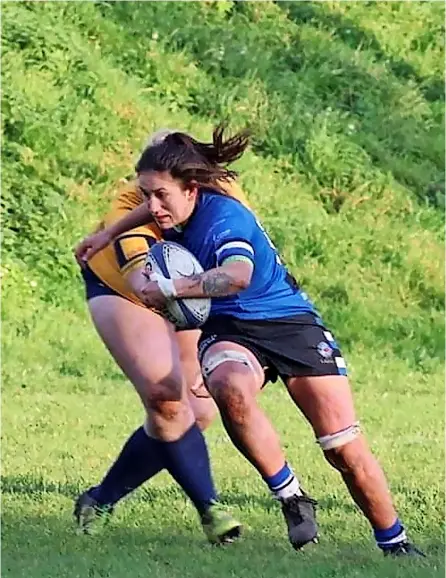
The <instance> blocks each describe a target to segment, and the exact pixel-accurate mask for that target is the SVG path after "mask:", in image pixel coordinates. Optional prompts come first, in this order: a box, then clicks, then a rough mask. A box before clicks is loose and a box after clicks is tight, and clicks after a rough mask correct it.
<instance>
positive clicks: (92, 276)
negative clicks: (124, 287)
mask: <svg viewBox="0 0 446 578" xmlns="http://www.w3.org/2000/svg"><path fill="white" fill-rule="evenodd" d="M81 274H82V278H83V280H84V283H85V296H86V298H87V301H89V300H90V299H93V297H98V295H116V296H117V297H122V295H120V294H119V293H117V292H116V291H114V290H113V289H111V288H110V287H109V286H108V285H106V284H105V283H103V282H102V281H101V279H99V277H98V276H97V275H96V273H94V272H93V271H92V270H91V269H90V267H88V266H87V267H86V268H85V269H82V270H81ZM122 299H125V297H122Z"/></svg>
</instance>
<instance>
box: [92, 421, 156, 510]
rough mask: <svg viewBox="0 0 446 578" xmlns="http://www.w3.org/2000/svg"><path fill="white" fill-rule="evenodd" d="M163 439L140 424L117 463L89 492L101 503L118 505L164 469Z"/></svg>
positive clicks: (125, 445)
mask: <svg viewBox="0 0 446 578" xmlns="http://www.w3.org/2000/svg"><path fill="white" fill-rule="evenodd" d="M163 453H164V448H163V445H162V443H161V442H159V441H158V440H156V439H154V438H151V437H149V436H148V435H147V434H146V432H145V431H144V428H143V427H142V426H141V427H140V428H138V429H137V430H136V431H135V432H133V434H132V435H131V436H130V437H129V439H128V440H127V442H126V443H125V444H124V447H123V448H122V450H121V453H120V454H119V456H118V458H117V459H116V461H115V463H114V464H113V465H112V467H111V468H110V470H109V471H108V472H107V474H106V476H105V477H104V479H103V480H102V482H101V483H100V484H99V486H96V487H95V488H93V489H92V490H90V495H91V496H92V497H93V498H94V499H95V500H97V501H98V502H99V503H100V504H101V505H105V504H111V505H113V504H116V502H118V501H119V500H120V499H121V498H123V497H124V496H126V495H127V494H129V493H130V492H132V491H133V490H136V488H138V487H139V486H141V485H142V484H143V483H144V482H146V481H147V480H149V479H150V478H152V477H153V476H155V475H156V474H157V473H158V472H160V471H161V470H163V469H164V468H165V464H164V457H163Z"/></svg>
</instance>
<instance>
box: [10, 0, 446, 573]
mask: <svg viewBox="0 0 446 578" xmlns="http://www.w3.org/2000/svg"><path fill="white" fill-rule="evenodd" d="M443 16H444V6H443V5H441V4H440V3H427V2H411V3H410V4H408V3H396V2H377V3H362V2H352V3H348V2H323V3H311V2H279V3H273V2H262V3H255V2H248V3H244V2H243V3H242V2H217V3H212V2H192V3H189V2H187V3H186V2H174V3H171V2H168V3H166V2H140V3H128V2H123V3H120V2H118V3H109V2H100V3H89V2H87V3H25V2H21V3H12V2H11V3H3V4H2V88H3V104H2V106H3V109H2V110H3V115H2V135H3V141H2V147H3V150H2V185H3V186H2V189H3V190H2V193H3V194H2V207H3V244H2V257H3V258H2V286H3V300H2V320H3V324H2V341H3V364H2V376H3V416H2V417H3V451H2V460H3V472H2V483H3V527H2V538H3V544H2V545H3V557H2V570H3V573H4V575H5V576H8V577H11V578H19V577H20V576H22V575H23V576H25V575H26V576H29V575H31V576H33V578H34V577H35V578H43V577H45V578H47V577H52V576H57V577H65V576H66V577H68V578H72V577H73V578H74V577H75V576H82V577H84V576H90V577H93V578H96V577H108V578H111V577H116V578H118V577H122V576H131V577H138V576H147V575H150V576H160V577H166V578H167V577H171V576H174V577H175V576H194V577H200V576H203V578H204V577H206V578H208V577H209V576H215V577H217V578H218V577H220V576H221V577H223V576H237V577H244V576H247V577H248V576H249V577H250V576H255V577H256V578H257V577H260V576H261V577H262V578H263V577H265V578H272V577H273V576H276V575H283V576H295V575H296V573H299V572H300V573H301V574H302V575H303V576H308V578H322V577H324V578H325V577H332V576H333V577H335V576H336V577H338V576H339V577H350V576H352V577H353V576H358V577H359V576H360V577H361V578H362V577H364V578H371V577H374V576H389V577H393V576H395V577H396V576H401V577H402V576H404V577H406V576H409V577H411V576H414V577H415V576H416V577H424V576H426V577H428V576H429V577H431V576H440V575H444V563H443V561H444V533H443V526H444V492H443V488H444V467H443V466H444V447H443V431H444V413H443V408H444V391H443V384H444V269H443V265H442V263H443V261H444V251H443V236H444V235H443V221H444V218H443V217H444V215H443V207H444V133H443V124H444V118H443V117H444V113H443V111H444V91H443V86H444V72H443V62H444V50H443V43H442V33H443V32H442V27H443ZM224 117H229V118H230V120H231V125H232V126H234V127H241V126H244V125H245V124H247V123H248V124H250V125H251V126H252V128H253V131H254V143H253V148H252V151H250V152H249V154H247V155H246V156H245V157H244V158H243V159H242V160H241V161H239V163H238V168H239V169H240V172H241V182H242V184H243V186H244V188H245V189H246V190H247V192H248V194H249V197H250V199H251V201H252V203H253V205H254V206H255V208H256V210H257V212H258V213H259V215H260V216H261V217H262V220H263V222H264V223H265V225H266V226H267V229H268V231H269V232H270V233H271V236H272V237H273V239H274V241H275V242H276V244H277V245H278V246H279V248H280V250H281V252H282V254H283V255H284V257H285V259H286V261H287V263H288V265H289V267H290V269H291V270H292V271H293V273H295V275H296V276H297V277H298V278H299V279H300V280H301V281H302V282H303V284H304V286H305V288H306V289H307V290H308V291H309V293H310V294H311V296H312V297H313V298H314V300H315V301H316V303H317V304H318V306H319V308H320V309H321V311H322V313H323V315H324V317H325V319H326V321H327V323H328V324H329V325H330V326H331V327H332V329H333V331H334V332H335V333H336V335H337V336H338V338H339V341H340V342H341V345H342V348H343V350H344V353H345V354H346V357H347V360H348V362H349V367H350V375H351V379H352V384H353V388H354V391H355V395H356V401H357V408H358V414H359V415H360V417H361V421H362V423H363V425H364V428H365V431H366V433H367V435H368V438H369V440H370V442H371V445H372V447H373V449H374V451H375V452H376V454H377V456H378V457H379V458H380V460H381V462H382V464H383V466H384V468H385V470H386V472H387V474H388V476H389V479H390V483H391V487H392V490H393V493H394V495H395V500H396V503H397V506H398V510H399V512H400V513H401V516H402V518H403V519H404V521H405V523H406V525H407V528H408V530H409V533H410V535H411V536H412V537H413V538H414V540H415V542H416V543H417V544H419V545H420V546H421V547H422V548H424V549H425V550H426V551H427V552H428V554H429V558H428V559H427V560H426V561H417V562H416V563H413V564H411V563H410V562H407V561H401V562H400V561H398V562H394V561H388V560H383V558H382V557H381V556H380V554H379V552H377V551H376V549H375V548H374V546H373V540H372V538H371V534H370V530H369V528H368V526H367V524H366V522H365V521H364V519H363V518H362V517H361V516H360V515H359V513H358V512H357V510H356V509H355V508H354V507H353V506H352V503H351V500H350V499H349V497H348V496H347V494H346V491H345V489H344V487H343V485H342V484H341V482H340V479H339V477H338V476H337V474H336V473H335V472H334V471H333V470H331V469H330V468H329V467H328V466H327V464H326V463H325V462H324V460H323V458H322V456H321V454H320V451H319V450H318V449H317V447H316V444H315V443H314V439H313V437H312V434H311V432H310V429H309V427H308V425H307V424H306V423H305V422H304V420H303V418H302V417H301V416H300V415H299V414H298V413H297V411H296V410H295V409H294V408H293V406H292V405H291V403H290V401H289V399H288V396H287V394H286V392H285V391H284V389H283V387H282V386H281V385H279V384H276V385H273V386H269V387H268V388H267V390H266V391H265V393H264V394H263V396H262V404H263V405H264V406H265V408H266V409H267V411H268V413H269V414H270V416H271V418H272V420H273V421H274V423H275V424H276V425H277V427H278V429H279V431H280V434H281V437H282V440H283V443H284V445H285V447H286V452H287V456H288V457H289V459H290V461H291V463H292V464H293V465H294V467H295V469H296V470H297V471H298V472H299V473H300V474H301V477H302V480H303V483H304V485H305V486H306V487H307V488H308V489H309V490H310V491H311V493H312V494H314V495H315V496H316V497H317V498H318V499H319V501H320V511H319V518H320V525H321V543H320V544H319V546H318V547H314V548H309V549H308V550H307V551H305V552H302V553H300V554H296V553H294V552H293V551H292V550H291V549H290V548H289V547H288V544H287V541H286V537H285V531H284V525H283V522H282V519H281V515H280V512H279V510H278V507H277V505H276V504H274V503H273V502H272V500H271V499H270V498H269V496H268V495H267V492H266V490H265V488H264V486H263V484H262V482H261V481H260V480H259V478H258V476H257V475H256V474H255V472H254V470H253V469H252V468H251V467H249V466H248V465H247V463H245V462H244V461H243V460H242V458H241V457H240V456H239V455H238V454H237V453H236V451H235V449H233V448H232V446H231V445H230V443H229V442H228V439H227V437H226V436H225V434H224V432H223V429H222V427H221V425H220V424H215V425H214V426H213V427H212V429H211V430H210V431H209V433H208V436H207V437H208V440H209V444H210V449H211V453H212V458H213V464H214V469H215V477H216V481H217V484H218V486H219V488H220V490H221V492H222V496H223V498H224V499H225V501H226V502H227V503H228V504H229V505H230V506H231V508H233V510H234V512H235V513H236V514H237V515H238V516H240V518H241V519H242V520H243V522H245V523H246V525H247V531H246V536H245V539H244V540H243V541H242V542H240V543H239V544H236V545H234V546H232V547H230V548H227V549H212V548H210V547H208V546H207V545H206V543H205V541H204V537H203V535H202V533H201V529H200V527H199V524H198V521H197V519H196V515H195V513H194V511H193V509H192V507H191V506H190V505H189V504H188V503H187V502H186V500H185V499H184V498H183V497H182V495H181V493H180V492H179V491H178V489H177V488H176V486H175V485H174V484H172V482H171V481H170V479H169V478H168V477H167V475H165V474H163V475H161V476H160V477H159V478H157V479H156V480H154V481H153V482H151V483H150V484H149V485H147V487H146V488H144V489H143V490H140V491H138V492H137V493H136V494H135V495H134V496H132V497H131V498H130V499H128V500H127V501H126V502H125V503H123V504H122V505H121V507H120V508H119V509H118V511H117V515H116V517H115V520H114V522H113V524H112V526H111V527H110V528H109V530H108V531H107V532H106V533H105V535H104V536H103V537H101V538H99V539H95V540H89V539H87V538H85V537H80V536H77V535H76V534H75V532H74V528H73V521H72V519H71V510H72V504H73V499H74V497H75V496H76V494H77V492H79V491H80V490H82V489H83V488H85V486H86V485H88V484H90V483H94V482H96V481H97V480H98V479H99V478H100V476H101V474H102V473H103V472H104V471H105V469H106V468H107V467H108V465H109V464H110V461H111V460H112V459H113V458H114V456H115V455H116V452H117V451H118V450H119V448H120V446H121V444H122V442H123V441H124V439H125V438H126V436H127V435H128V434H129V433H130V432H131V431H132V430H133V429H134V428H135V427H136V426H138V425H139V423H140V422H141V419H142V412H141V410H140V408H139V405H138V402H137V399H136V396H135V395H134V393H133V392H132V390H131V387H130V386H129V385H128V384H127V383H126V382H125V380H124V379H123V377H122V375H121V373H120V371H119V370H118V369H117V368H116V367H115V366H114V365H113V364H112V362H111V360H110V359H109V357H108V355H107V353H106V351H105V349H104V348H103V346H102V345H101V344H100V342H99V339H98V338H97V336H96V334H95V333H94V330H93V328H92V326H91V324H90V321H89V319H88V317H87V313H86V308H85V305H84V303H83V298H82V286H81V283H80V278H79V276H78V273H77V270H76V265H75V263H74V261H73V258H72V255H71V246H72V245H73V244H74V243H75V242H76V240H78V239H79V238H80V237H82V235H84V234H85V233H86V232H87V231H89V230H90V229H91V228H92V227H93V226H94V224H95V222H96V220H97V219H98V218H99V217H100V215H101V213H102V212H103V211H104V209H105V208H106V207H107V205H108V202H109V200H110V196H111V193H110V191H111V189H112V187H113V186H114V184H115V183H116V181H117V180H118V179H119V178H121V177H123V176H126V175H128V174H130V173H131V172H132V165H133V163H134V161H135V160H136V158H137V156H138V151H139V148H140V146H141V144H142V143H143V142H144V140H145V137H146V134H147V132H148V131H150V130H153V129H155V128H159V127H160V126H174V127H175V126H178V127H181V128H184V129H186V130H190V131H192V132H193V133H194V134H196V135H198V136H202V137H206V138H207V137H208V136H209V134H210V129H211V126H212V124H214V123H217V122H218V121H219V120H221V118H224ZM123 408H124V409H123Z"/></svg>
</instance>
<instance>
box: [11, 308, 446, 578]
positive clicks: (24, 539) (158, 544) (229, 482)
mask: <svg viewBox="0 0 446 578" xmlns="http://www.w3.org/2000/svg"><path fill="white" fill-rule="evenodd" d="M34 320H35V321H34V322H33V324H31V329H29V327H28V326H26V325H23V327H25V328H27V329H26V330H24V331H20V329H18V328H17V327H19V326H16V327H15V328H14V327H13V325H11V324H10V323H9V322H6V323H4V325H3V337H4V339H3V342H4V347H3V377H4V380H3V382H4V386H3V456H2V457H3V471H2V475H3V525H2V531H3V543H2V546H3V557H2V571H3V576H5V577H10V578H20V577H27V578H28V577H30V576H32V577H33V578H44V577H45V578H49V577H58V578H63V577H67V578H75V577H82V578H84V577H87V576H88V577H91V578H96V577H98V578H99V577H110V578H112V577H113V578H121V577H129V578H130V577H132V578H133V577H135V578H137V577H147V576H151V577H160V578H164V577H165V578H172V577H188V576H190V577H194V578H200V577H203V578H209V577H216V578H219V577H222V578H223V577H228V576H234V577H250V578H251V577H252V578H260V577H265V578H275V577H276V576H290V577H291V576H305V577H308V578H316V577H321V578H322V577H324V578H326V577H335V576H336V577H337V576H339V577H353V576H358V577H364V578H369V577H372V576H373V577H374V576H376V577H378V576H380V577H381V576H389V577H390V576H395V577H396V576H401V577H403V576H404V577H412V576H413V577H424V576H426V577H428V576H430V577H431V576H443V575H444V568H443V560H444V549H443V543H444V542H443V517H444V514H443V512H444V509H443V487H444V480H443V463H444V456H443V401H442V399H443V394H442V387H443V375H442V371H441V367H439V371H438V374H437V375H432V374H431V375H430V376H429V377H427V376H423V375H422V374H420V373H415V372H410V370H408V368H407V365H406V364H405V363H404V361H402V360H398V359H397V358H393V357H392V356H390V355H386V352H385V351H384V349H383V350H382V351H380V350H379V349H378V350H376V351H375V352H372V351H365V352H363V353H361V355H360V356H358V355H355V354H354V352H353V353H352V354H350V355H347V357H348V360H349V362H350V369H351V374H352V380H353V383H354V389H355V392H356V399H357V406H358V412H359V414H360V417H361V420H362V423H363V426H364V429H365V431H366V432H367V435H368V437H369V440H370V442H371V445H372V446H373V448H374V450H375V452H376V454H377V456H379V458H380V460H381V462H382V464H383V466H384V468H385V470H386V472H387V473H388V475H389V477H390V480H391V486H392V490H393V493H394V495H395V499H396V502H397V505H398V510H399V512H400V514H401V516H402V518H403V520H404V521H405V523H406V526H407V528H408V530H409V533H410V536H411V537H412V538H413V539H414V541H415V542H416V543H417V544H418V545H419V546H420V547H422V548H423V549H424V550H425V551H426V552H427V554H428V558H427V559H426V560H418V559H417V560H415V561H411V560H387V559H386V560H384V559H383V557H382V556H381V554H380V552H379V551H377V549H376V548H375V547H374V544H373V540H372V537H371V533H370V530H369V528H368V525H367V523H366V522H365V521H364V519H363V518H362V517H361V515H360V514H359V513H358V511H357V510H356V509H355V507H354V506H353V505H352V502H351V500H350V499H349V497H348V495H347V493H346V491H345V489H344V487H343V485H342V483H341V481H340V478H339V476H338V475H337V474H336V472H334V471H333V470H331V469H330V468H329V467H328V466H327V464H326V463H325V462H324V460H323V458H322V456H321V453H320V451H319V449H318V448H317V446H316V444H315V443H314V439H313V436H312V433H311V431H310V429H309V427H308V426H307V425H306V423H305V422H304V420H303V418H302V417H301V416H300V415H299V413H298V412H297V411H296V410H295V409H294V407H293V405H292V404H291V402H290V400H289V399H288V396H287V394H286V391H285V390H284V388H283V386H282V385H281V384H279V383H277V384H272V385H270V386H269V387H268V388H267V389H266V391H265V392H264V394H263V395H262V403H263V405H264V407H265V408H266V410H267V411H268V413H269V415H270V416H271V418H272V420H273V421H274V423H275V424H276V426H277V428H278V430H279V431H280V433H281V436H282V440H283V444H284V446H285V448H286V452H287V456H288V458H289V460H290V462H291V463H292V464H293V466H294V468H295V469H296V470H297V471H298V472H299V473H300V475H301V479H302V482H303V484H304V485H305V487H306V488H307V489H308V491H310V492H311V494H312V495H314V496H315V497H316V498H317V499H318V500H319V522H320V532H321V537H320V543H319V545H317V546H311V547H308V548H307V549H306V550H305V551H303V552H301V553H296V552H294V551H293V550H292V549H291V548H290V547H289V546H288V542H287V538H286V532H285V527H284V522H283V520H282V517H281V513H280V510H279V507H278V505H277V503H275V502H274V501H273V500H272V499H271V498H270V497H269V495H268V493H267V491H266V489H265V487H264V485H263V483H262V482H261V480H260V479H259V477H258V475H257V474H256V472H255V471H254V470H253V469H252V468H251V467H250V466H249V465H248V464H247V463H246V462H245V461H244V460H243V459H242V458H241V456H239V454H238V453H237V452H236V450H235V449H234V448H233V447H232V445H231V443H230V442H229V440H228V438H227V437H226V435H225V433H224V431H223V429H222V427H221V425H220V423H215V425H214V426H213V427H212V428H211V430H210V431H209V432H208V434H207V439H208V441H209V445H210V450H211V453H212V459H213V464H214V471H215V478H216V482H217V484H218V487H219V488H220V490H221V494H222V497H223V499H224V501H225V502H226V503H227V504H228V505H229V506H230V507H231V508H232V510H233V511H234V513H236V515H237V516H239V517H240V519H241V520H242V521H243V522H244V523H245V525H246V531H245V535H244V537H243V540H242V541H240V542H239V543H238V544H234V545H232V546H229V547H226V548H215V547H211V546H209V545H207V543H206V542H205V540H204V536H203V534H202V532H201V528H200V525H199V523H198V520H197V517H196V514H195V511H194V510H193V508H192V507H191V506H190V504H189V503H188V502H187V501H186V500H185V498H184V497H183V495H182V494H181V492H180V491H179V490H178V489H177V487H176V485H175V484H174V483H173V482H172V481H171V480H170V478H169V477H168V476H167V475H166V474H162V475H160V476H159V477H158V478H157V479H156V480H153V481H151V482H150V483H149V484H147V485H146V486H145V488H144V489H143V490H139V491H138V492H137V493H135V494H134V495H133V496H131V497H130V498H128V499H127V500H126V501H125V502H123V503H122V504H121V505H120V507H119V508H118V509H117V512H116V515H115V516H114V519H113V522H112V524H111V525H110V526H109V527H108V528H107V530H106V531H105V532H104V533H103V534H102V535H101V536H100V537H95V538H91V537H87V536H79V535H77V534H76V531H75V527H74V524H73V519H72V508H73V498H74V497H75V496H76V495H77V493H78V492H79V491H80V490H82V489H83V488H85V487H86V486H88V485H89V484H92V483H95V482H96V481H98V480H99V477H100V476H101V474H102V473H103V472H104V471H105V469H106V468H107V466H108V465H109V464H110V462H111V460H112V459H113V458H114V456H115V455H116V452H117V451H118V450H119V449H120V446H121V444H122V442H123V441H124V440H125V438H126V437H127V435H128V434H129V433H130V432H131V431H133V429H134V428H135V427H137V426H138V425H139V424H140V422H141V417H142V414H141V410H140V408H139V405H138V402H137V399H136V396H135V395H134V393H133V391H132V389H131V387H130V386H129V385H128V384H127V383H126V382H125V380H124V379H123V378H122V376H121V374H120V373H119V371H118V370H117V369H115V367H114V366H113V365H112V363H111V362H110V360H109V359H108V355H107V353H106V352H105V351H104V349H103V348H102V346H101V344H100V343H99V340H98V339H97V337H96V335H95V333H94V331H93V329H92V328H91V327H90V324H89V321H88V319H87V318H86V315H84V314H83V313H82V312H70V311H67V310H62V309H57V308H52V309H49V310H47V311H46V312H44V310H43V309H42V310H41V311H40V312H38V314H37V315H34ZM409 386H410V387H409Z"/></svg>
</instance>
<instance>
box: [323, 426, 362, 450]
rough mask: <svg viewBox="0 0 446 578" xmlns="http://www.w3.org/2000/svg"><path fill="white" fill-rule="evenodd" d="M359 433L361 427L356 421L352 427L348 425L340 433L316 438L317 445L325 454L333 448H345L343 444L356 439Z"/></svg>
mask: <svg viewBox="0 0 446 578" xmlns="http://www.w3.org/2000/svg"><path fill="white" fill-rule="evenodd" d="M360 433H361V427H360V425H359V421H357V422H356V423H354V424H353V425H350V426H349V427H346V428H345V429H343V430H341V431H338V432H336V433H334V434H329V435H326V436H322V437H320V438H318V439H317V443H318V444H319V445H320V446H321V449H322V450H323V451H324V452H326V451H327V450H332V449H333V448H339V447H340V446H345V444H348V443H349V442H351V441H353V440H354V439H355V438H357V437H358V435H359V434H360Z"/></svg>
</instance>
